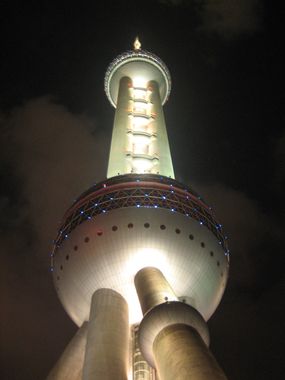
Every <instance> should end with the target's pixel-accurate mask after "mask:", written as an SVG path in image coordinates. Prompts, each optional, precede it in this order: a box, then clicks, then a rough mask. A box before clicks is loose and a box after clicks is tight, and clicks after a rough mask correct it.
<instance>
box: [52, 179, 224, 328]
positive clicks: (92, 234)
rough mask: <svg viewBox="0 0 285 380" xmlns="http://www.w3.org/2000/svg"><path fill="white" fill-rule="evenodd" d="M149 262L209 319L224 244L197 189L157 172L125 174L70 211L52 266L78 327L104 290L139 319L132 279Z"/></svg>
mask: <svg viewBox="0 0 285 380" xmlns="http://www.w3.org/2000/svg"><path fill="white" fill-rule="evenodd" d="M147 266H151V267H156V268H158V269H160V270H161V271H162V273H163V274H164V276H165V277H166V279H167V280H168V282H169V283H170V284H171V286H172V288H173V290H174V292H175V294H176V295H177V296H178V297H179V298H180V300H181V301H183V302H185V303H188V304H190V305H191V306H193V307H194V308H195V309H196V310H198V311H199V312H200V313H201V314H202V316H203V317H204V319H205V320H208V319H209V317H210V316H211V315H212V314H213V312H214V311H215V309H216V307H217V306H218V304H219V302H220V299H221V297H222V295H223V292H224V289H225V286H226V282H227V277H228V266H229V263H228V249H227V242H226V239H225V237H224V235H223V233H222V229H221V226H220V225H219V224H218V223H217V222H216V220H215V219H214V217H213V215H212V211H211V209H210V208H209V206H208V205H207V204H206V203H205V202H204V201H203V200H202V199H201V198H200V197H199V196H198V195H197V194H196V193H195V192H194V191H193V190H192V189H190V188H189V187H185V185H182V184H181V183H179V182H178V181H176V180H173V179H170V178H167V177H163V176H160V175H155V174H140V175H138V174H128V175H122V176H117V177H113V178H110V179H108V180H106V181H105V182H101V183H99V184H97V185H94V186H93V187H92V188H91V189H89V190H88V191H87V192H85V193H83V194H82V195H81V196H80V197H79V198H78V199H77V200H76V202H75V203H74V204H73V205H72V206H71V208H70V209H69V210H68V211H67V212H66V214H65V216H64V220H63V222H62V225H61V228H60V231H59V233H58V236H57V238H56V240H55V246H54V252H53V256H52V270H53V278H54V282H55V287H56V289H57V292H58V295H59V298H60V300H61V302H62V304H63V306H64V308H65V310H66V311H67V313H68V314H69V316H70V317H71V318H72V319H73V321H74V322H75V323H76V324H77V325H78V326H80V325H81V324H82V323H83V322H84V321H85V320H88V318H89V311H90V302H91V297H92V294H93V293H94V291H96V290H97V289H100V288H111V289H114V290H115V291H117V292H119V293H120V294H121V295H122V296H123V297H124V298H125V299H126V300H127V302H128V305H129V313H130V323H137V322H139V321H140V320H141V318H142V314H141V308H140V305H139V301H138V297H137V294H136V289H135V286H134V276H135V275H136V273H137V272H138V271H139V270H140V269H142V268H144V267H147ZM166 296H167V295H166ZM169 301H171V299H169Z"/></svg>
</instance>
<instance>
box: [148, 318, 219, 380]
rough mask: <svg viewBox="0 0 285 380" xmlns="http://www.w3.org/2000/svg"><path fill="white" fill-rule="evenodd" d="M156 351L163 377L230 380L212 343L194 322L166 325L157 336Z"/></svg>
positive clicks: (155, 356)
mask: <svg viewBox="0 0 285 380" xmlns="http://www.w3.org/2000/svg"><path fill="white" fill-rule="evenodd" d="M153 353H154V360H155V363H156V368H157V370H158V375H159V378H160V379H162V380H173V379H175V380H189V379H195V380H209V379H211V380H226V377H225V375H224V373H223V372H222V370H221V368H220V367H219V366H218V364H217V362H216V360H215V359H214V357H213V355H212V354H211V353H210V351H209V349H208V347H207V346H206V345H205V343H204V342H203V340H202V339H201V337H200V335H199V334H198V332H197V331H196V330H195V329H193V328H192V327H191V326H187V325H185V324H174V325H170V326H167V327H165V328H164V329H163V330H162V331H161V332H160V333H159V334H158V335H157V337H156V338H155V341H154V344H153Z"/></svg>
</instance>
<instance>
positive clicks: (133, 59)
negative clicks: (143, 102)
mask: <svg viewBox="0 0 285 380" xmlns="http://www.w3.org/2000/svg"><path fill="white" fill-rule="evenodd" d="M134 63H136V65H134ZM142 63H146V64H147V65H142ZM141 72H142V73H143V75H146V76H147V79H148V80H155V81H157V82H158V85H159V89H160V96H161V102H162V104H164V103H165V102H166V101H167V99H168V97H169V94H170V91H171V77H170V73H169V70H168V68H167V66H166V65H165V63H164V62H163V61H162V60H161V59H160V58H159V57H158V56H157V55H155V54H153V53H150V52H148V51H146V50H142V49H141V48H140V43H139V41H138V39H136V41H135V43H134V50H128V51H126V52H124V53H122V54H120V55H118V56H117V57H116V58H115V59H114V60H113V61H112V62H111V63H110V65H109V66H108V68H107V71H106V74H105V80H104V86H105V93H106V95H107V98H108V99H109V101H110V103H111V104H112V106H113V107H115V108H116V103H117V95H118V90H119V81H120V79H121V78H122V77H123V76H129V77H130V78H132V76H134V75H136V74H140V73H141Z"/></svg>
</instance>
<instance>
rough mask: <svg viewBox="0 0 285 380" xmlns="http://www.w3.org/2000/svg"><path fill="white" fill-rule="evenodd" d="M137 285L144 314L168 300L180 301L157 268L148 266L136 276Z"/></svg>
mask: <svg viewBox="0 0 285 380" xmlns="http://www.w3.org/2000/svg"><path fill="white" fill-rule="evenodd" d="M135 286H136V290H137V294H138V297H139V300H140V305H141V309H142V312H143V314H145V313H147V312H148V311H149V310H150V309H152V308H153V307H154V306H157V305H159V304H161V303H163V302H166V301H178V298H177V297H176V295H175V293H174V291H173V289H172V288H171V286H170V285H169V283H168V282H167V280H166V278H165V277H164V275H163V274H162V273H161V271H160V270H159V269H157V268H153V267H146V268H143V269H141V270H140V271H138V273H137V274H136V276H135Z"/></svg>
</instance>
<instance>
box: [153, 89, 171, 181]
mask: <svg viewBox="0 0 285 380" xmlns="http://www.w3.org/2000/svg"><path fill="white" fill-rule="evenodd" d="M148 86H149V87H151V89H152V97H151V101H152V103H153V107H152V110H153V114H154V116H155V124H156V131H157V141H156V144H157V150H158V152H157V153H158V156H159V165H158V167H159V174H162V175H165V176H166V177H171V178H175V177H174V171H173V165H172V159H171V153H170V148H169V142H168V137H167V130H166V126H165V120H164V114H163V108H162V104H161V99H160V95H159V88H158V85H157V83H156V82H155V81H150V82H149V83H148Z"/></svg>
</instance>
